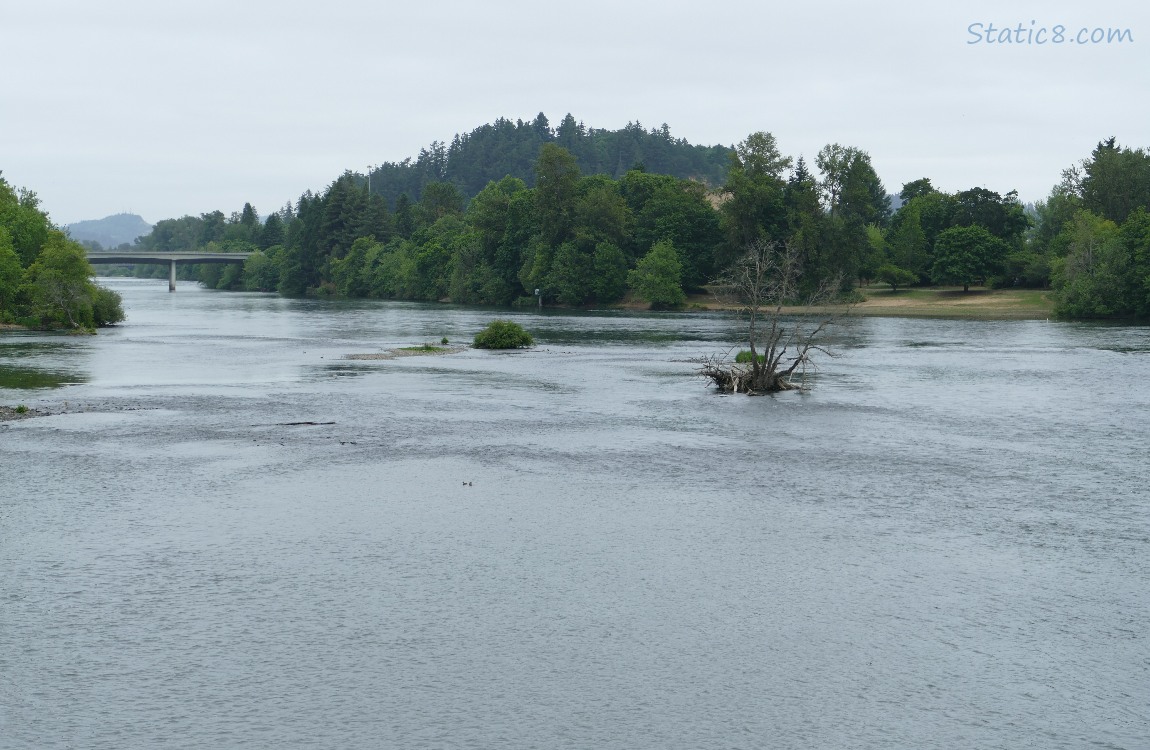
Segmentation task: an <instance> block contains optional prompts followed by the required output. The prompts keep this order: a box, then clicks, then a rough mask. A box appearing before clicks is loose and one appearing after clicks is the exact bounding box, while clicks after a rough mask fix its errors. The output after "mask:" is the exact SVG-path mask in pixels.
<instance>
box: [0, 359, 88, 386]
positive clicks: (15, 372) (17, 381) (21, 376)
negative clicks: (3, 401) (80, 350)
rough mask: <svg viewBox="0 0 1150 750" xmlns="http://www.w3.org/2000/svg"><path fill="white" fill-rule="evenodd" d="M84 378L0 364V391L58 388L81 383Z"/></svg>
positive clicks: (64, 373) (65, 373)
mask: <svg viewBox="0 0 1150 750" xmlns="http://www.w3.org/2000/svg"><path fill="white" fill-rule="evenodd" d="M83 382H84V378H83V377H82V376H79V375H75V374H72V373H67V372H56V371H53V370H38V369H35V368H30V367H9V366H7V365H3V364H0V390H2V389H5V388H8V389H12V390H35V389H38V388H59V387H60V386H63V385H75V384H77V383H83Z"/></svg>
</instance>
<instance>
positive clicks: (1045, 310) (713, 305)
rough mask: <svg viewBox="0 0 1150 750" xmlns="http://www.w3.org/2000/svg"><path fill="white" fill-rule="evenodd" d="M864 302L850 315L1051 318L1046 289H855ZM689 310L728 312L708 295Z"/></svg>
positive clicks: (1051, 306) (694, 298)
mask: <svg viewBox="0 0 1150 750" xmlns="http://www.w3.org/2000/svg"><path fill="white" fill-rule="evenodd" d="M859 291H860V292H861V293H862V294H863V296H864V297H866V301H865V302H859V303H856V304H854V305H852V306H851V313H852V314H853V315H863V316H868V317H886V318H945V319H953V320H963V319H966V320H1045V319H1048V318H1051V317H1053V316H1054V300H1053V297H1052V293H1051V292H1050V291H1049V290H1046V289H983V288H978V287H975V288H972V289H971V290H970V291H968V292H964V291H963V290H962V287H938V288H930V289H900V290H898V291H897V292H892V291H891V290H889V289H882V288H879V287H863V288H861V289H860V290H859ZM687 305H688V307H689V308H693V309H703V310H731V309H735V308H736V307H737V305H732V304H729V303H724V302H721V301H719V300H717V299H716V298H715V297H714V296H712V295H709V294H698V295H692V296H691V297H689V298H688V300H687Z"/></svg>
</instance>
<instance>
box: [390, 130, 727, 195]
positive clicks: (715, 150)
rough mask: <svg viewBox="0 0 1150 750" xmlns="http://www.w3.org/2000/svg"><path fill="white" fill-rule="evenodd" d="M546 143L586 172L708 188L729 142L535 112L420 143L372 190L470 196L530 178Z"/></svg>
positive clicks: (721, 169)
mask: <svg viewBox="0 0 1150 750" xmlns="http://www.w3.org/2000/svg"><path fill="white" fill-rule="evenodd" d="M544 143H556V144H558V145H560V146H562V147H564V148H566V149H567V150H568V151H570V152H571V153H572V154H573V155H574V156H575V159H576V161H577V163H578V165H579V169H580V171H581V172H582V173H583V174H585V175H593V174H605V175H609V176H610V177H613V178H616V179H618V178H619V177H621V176H622V175H623V174H624V173H625V172H626V171H627V170H629V169H633V168H635V167H636V166H641V167H642V168H643V169H645V170H646V171H648V172H653V173H658V174H669V175H674V176H675V177H679V178H681V179H687V178H689V179H693V180H698V181H699V182H702V183H705V184H706V185H708V186H709V187H717V186H718V185H721V184H723V181H724V179H725V178H726V174H727V168H728V167H729V166H730V156H731V152H732V149H731V147H729V146H720V145H714V146H697V145H692V144H690V143H688V142H687V141H686V140H684V139H682V138H675V137H673V136H672V135H671V131H670V129H669V128H668V127H667V126H666V125H662V126H661V127H658V128H651V129H650V130H648V129H646V128H644V127H643V126H642V125H640V124H639V123H637V122H633V123H627V126H626V127H624V128H622V129H620V130H604V129H599V128H592V127H587V126H586V125H584V124H583V123H582V122H577V121H576V120H575V118H574V117H573V116H572V115H570V114H568V115H567V116H566V117H564V118H563V120H562V121H561V122H560V123H559V126H558V127H556V128H552V127H551V124H550V123H549V122H548V120H547V117H546V116H545V115H544V114H543V113H542V112H540V113H539V115H538V116H536V117H535V119H534V120H533V121H531V122H525V121H523V120H516V121H515V122H512V121H511V120H508V119H505V118H500V119H498V120H496V121H495V122H494V123H491V124H488V125H482V126H480V127H478V128H476V129H474V130H472V131H471V132H470V133H467V134H465V135H456V136H455V138H453V139H452V141H451V143H450V144H447V143H443V142H441V141H436V142H433V143H432V144H431V145H430V146H428V147H427V148H424V149H420V152H419V156H418V157H417V158H416V159H410V158H408V159H404V160H403V161H401V162H384V163H383V164H381V165H380V166H378V167H376V168H375V169H373V170H372V172H371V192H372V193H373V194H375V195H380V196H383V197H384V198H385V199H386V200H387V201H388V203H389V204H390V205H391V206H393V207H394V206H395V201H396V199H397V198H398V197H399V196H400V194H406V195H407V197H408V198H409V199H410V200H413V201H417V200H419V199H420V197H421V196H422V194H423V188H424V187H425V186H427V185H428V184H430V183H433V182H450V183H452V184H453V185H455V187H456V188H458V189H459V192H460V193H462V194H463V195H464V196H465V197H467V198H470V197H472V196H474V195H475V194H476V193H478V192H479V191H480V190H482V189H483V188H484V186H485V185H487V183H488V181H490V180H499V179H502V178H503V177H505V176H507V175H511V176H512V177H518V178H520V179H522V180H523V181H524V182H526V183H527V185H528V186H534V184H535V161H536V159H538V157H539V149H540V148H541V147H542V146H543V144H544Z"/></svg>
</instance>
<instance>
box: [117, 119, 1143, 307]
mask: <svg viewBox="0 0 1150 750" xmlns="http://www.w3.org/2000/svg"><path fill="white" fill-rule="evenodd" d="M544 123H545V119H544V120H539V118H537V121H536V123H535V125H536V126H537V127H536V128H535V129H534V130H533V131H532V132H533V133H534V136H533V137H534V138H535V139H536V140H537V141H538V144H537V145H538V150H537V153H536V157H535V160H534V165H533V169H532V178H533V179H532V180H531V182H530V184H529V183H528V181H527V180H524V179H522V178H520V177H512V176H506V177H502V179H499V175H500V174H510V173H511V172H510V170H509V171H507V172H503V171H502V170H503V169H504V167H509V166H514V165H512V163H511V162H508V161H505V160H501V159H500V158H499V157H498V156H497V155H493V154H488V156H489V157H490V161H489V163H487V164H486V168H487V172H488V174H489V175H490V176H491V177H492V179H491V180H490V181H488V182H487V183H486V186H485V187H483V188H482V189H480V190H479V191H478V192H477V193H475V194H470V193H467V192H464V191H463V189H462V188H461V185H463V186H464V187H466V185H464V183H462V182H460V181H458V180H457V181H452V178H451V176H452V167H451V163H452V162H451V161H450V157H451V154H452V153H456V154H458V153H461V152H460V150H459V149H454V150H449V152H448V156H447V158H448V161H446V162H443V165H442V167H443V168H442V169H440V170H439V171H436V170H431V171H427V170H424V181H423V182H421V183H420V184H419V200H418V201H415V200H411V199H410V198H409V197H408V195H407V193H400V194H399V195H398V197H396V198H395V199H394V201H391V200H390V198H388V197H385V196H384V195H382V194H381V193H380V190H381V189H382V188H378V187H377V184H376V182H371V184H370V185H369V181H368V180H367V179H366V176H365V175H357V174H352V173H350V172H348V173H345V174H344V175H342V176H341V177H339V178H338V179H336V180H335V181H334V182H333V183H332V184H331V185H330V186H329V187H328V188H327V189H326V190H325V191H324V192H323V193H321V194H312V193H310V192H309V193H305V194H304V195H303V196H301V197H300V199H299V200H298V201H297V202H296V203H295V204H294V205H289V206H285V207H284V208H283V209H281V210H280V211H277V212H275V213H273V214H271V215H269V216H267V217H266V218H264V219H261V218H260V216H259V214H258V213H257V211H256V210H255V208H254V207H252V206H251V205H250V204H246V205H245V206H244V207H243V210H242V211H239V212H235V213H233V214H232V215H231V216H230V217H228V216H225V214H224V213H223V212H220V211H215V212H212V213H210V214H203V215H201V216H199V217H192V216H185V217H183V218H181V219H168V220H164V221H161V222H158V223H157V224H156V226H155V229H154V230H153V232H152V233H151V234H150V235H148V236H147V237H143V238H141V240H140V242H141V245H142V246H143V247H144V248H145V249H148V250H152V251H159V252H163V251H184V250H211V251H225V252H226V251H250V252H253V253H254V255H252V256H251V257H250V258H249V259H248V261H247V263H246V264H245V265H244V266H243V267H240V266H203V267H199V268H191V267H186V270H184V271H183V273H184V274H185V276H186V277H190V278H196V279H198V280H199V281H201V282H202V283H203V284H205V285H207V286H209V287H212V288H218V289H246V290H252V291H278V292H279V293H281V294H284V295H288V296H299V295H318V296H323V295H331V296H341V297H372V298H380V299H403V300H424V301H441V300H450V301H453V302H457V303H461V304H487V305H501V306H507V305H523V306H526V305H534V304H536V303H537V302H538V300H539V299H540V298H542V300H543V301H544V303H545V304H559V305H564V306H570V307H579V306H584V305H596V306H600V305H616V304H619V303H620V302H621V301H622V300H623V299H624V298H625V296H627V295H628V294H629V295H630V297H631V298H637V299H641V300H643V302H644V303H645V304H648V305H650V306H651V307H653V308H674V307H678V306H681V305H683V304H685V303H686V302H687V296H688V295H692V294H698V293H700V292H701V291H702V290H703V288H704V287H705V285H706V284H707V283H709V282H710V281H712V280H713V279H715V278H718V277H719V276H721V275H722V274H723V273H724V272H725V271H726V270H727V269H728V268H729V267H730V266H731V264H732V262H733V261H734V259H735V258H737V257H739V256H740V254H741V252H742V249H743V248H745V247H746V246H747V245H748V244H749V243H752V242H756V241H774V242H777V243H785V244H787V245H791V246H794V247H796V248H797V250H798V252H799V254H800V255H801V262H802V269H803V275H802V279H801V282H800V287H801V288H800V289H799V290H798V291H799V292H800V293H805V292H809V291H810V290H812V289H815V288H818V287H819V286H820V285H821V284H823V283H825V282H826V281H827V280H828V279H833V278H841V279H842V280H843V282H842V289H841V291H842V292H843V294H844V295H847V296H848V297H849V296H850V295H851V293H852V289H853V287H855V286H863V287H864V292H863V293H864V294H866V295H867V296H870V297H872V298H875V297H878V296H879V295H877V294H872V293H871V292H870V291H869V290H868V289H865V288H866V287H867V286H868V285H871V284H874V283H882V284H886V285H888V286H889V287H890V288H891V289H892V290H898V293H899V294H902V291H901V290H904V289H910V290H911V291H912V294H910V295H909V296H910V297H911V299H912V300H913V299H914V298H915V297H914V293H917V292H920V291H922V290H923V289H924V288H925V287H928V286H938V285H951V286H959V287H960V288H962V289H963V290H964V291H969V290H970V289H971V288H972V287H977V286H980V285H984V286H987V287H990V288H993V289H1006V290H1011V289H1027V290H1041V291H1043V292H1049V299H1050V300H1051V301H1052V302H1051V304H1052V305H1053V309H1052V312H1053V314H1054V315H1056V316H1061V317H1070V318H1121V319H1147V318H1150V214H1148V213H1147V206H1148V205H1150V154H1147V153H1146V152H1145V151H1144V150H1142V149H1130V148H1125V147H1122V146H1120V145H1118V144H1117V143H1116V142H1115V140H1114V139H1113V138H1111V139H1108V140H1106V141H1102V142H1100V143H1099V144H1098V145H1097V147H1096V148H1095V149H1094V151H1093V152H1092V153H1091V155H1090V157H1089V158H1088V159H1084V160H1083V161H1082V162H1081V163H1080V164H1078V165H1073V166H1071V167H1070V168H1068V169H1067V170H1066V171H1065V173H1064V175H1063V180H1062V182H1061V183H1060V184H1059V185H1057V186H1055V187H1054V189H1053V190H1052V192H1051V194H1050V197H1049V198H1048V199H1047V200H1046V201H1042V202H1039V203H1038V204H1036V205H1034V206H1023V205H1022V204H1021V203H1020V201H1019V200H1018V198H1017V195H1016V194H1015V193H1014V192H1012V191H1010V192H1006V193H1005V194H1002V193H998V192H994V191H991V190H988V189H986V188H982V187H975V188H971V189H969V190H964V191H959V192H956V193H947V192H944V191H940V190H937V189H936V188H935V187H934V186H933V185H932V183H931V181H930V179H929V178H927V177H923V178H921V179H918V180H914V181H912V182H909V183H907V184H905V185H903V186H902V189H901V190H900V191H899V193H898V196H897V200H898V208H897V210H892V202H891V198H892V196H891V195H888V193H887V191H886V189H885V188H884V187H883V185H882V183H881V181H880V180H879V178H878V175H877V174H876V173H875V171H874V169H873V167H872V165H871V161H870V156H869V155H868V154H867V153H866V152H865V151H863V150H861V149H858V148H855V147H851V146H843V145H840V144H828V145H827V146H825V147H824V148H823V149H821V150H820V151H819V153H818V154H817V155H816V156H815V159H814V164H813V168H812V167H810V166H808V164H807V162H806V160H805V159H804V158H803V157H801V156H800V157H799V158H797V159H794V158H792V157H790V156H784V155H783V154H782V153H781V152H780V150H779V148H778V145H777V143H776V141H775V139H774V137H773V136H772V135H771V134H770V133H766V132H758V133H752V134H751V135H749V136H748V137H747V139H746V140H744V141H743V142H741V143H739V144H738V145H736V146H735V147H734V148H732V149H730V150H729V151H728V154H727V158H728V164H727V168H726V171H725V176H724V178H723V181H722V183H721V184H712V183H711V182H708V181H707V180H706V179H702V180H700V179H692V178H690V177H682V176H674V175H668V174H656V173H653V172H650V171H648V170H647V168H646V167H645V166H644V165H643V164H636V165H634V166H633V168H630V169H627V170H626V171H622V172H621V173H618V170H616V174H618V176H614V175H609V174H591V175H587V174H585V173H584V172H583V170H582V168H581V162H580V160H579V158H577V156H576V154H577V153H581V152H586V151H587V149H588V146H587V142H585V141H584V140H581V139H586V138H589V137H590V136H588V135H587V133H589V132H594V131H580V130H579V129H578V128H575V129H572V128H571V127H567V128H566V129H563V128H561V130H562V131H563V132H562V134H561V133H559V132H557V131H552V130H550V129H549V128H548V127H545V126H544ZM565 123H567V125H568V126H570V122H568V121H567V120H565ZM581 132H582V134H581ZM660 137H663V138H664V140H666V141H667V144H668V148H670V146H671V145H674V144H673V143H672V142H671V141H673V139H670V136H669V134H666V133H664V134H663V135H662V136H660ZM564 143H566V144H567V146H570V148H567V147H565V146H564V145H562V144H564ZM524 153H525V152H524V151H523V150H522V149H520V150H519V151H516V154H517V156H516V158H517V159H519V160H520V161H522V158H523V154H524ZM421 158H422V156H421ZM424 161H426V159H424ZM432 161H434V160H432ZM429 163H430V162H429ZM515 164H519V162H515ZM589 164H590V165H591V168H595V166H594V165H595V163H594V162H589ZM472 167H474V168H477V167H475V165H474V164H472ZM516 168H517V169H519V170H520V172H521V171H522V170H521V167H516ZM375 174H376V172H372V175H373V176H374V175H375ZM469 174H470V175H471V176H470V177H469V178H468V180H469V181H470V182H468V183H467V184H468V185H470V184H478V183H476V182H475V180H476V179H477V178H476V176H475V175H476V174H477V173H469ZM437 175H438V176H439V177H442V178H443V179H442V180H440V181H436V179H435V178H436V176H437ZM388 189H389V190H390V188H388ZM158 272H159V271H157V273H158ZM138 273H148V271H139V272H138ZM872 288H873V287H872ZM800 296H801V295H800ZM894 296H895V295H894V294H892V296H891V302H892V304H890V305H888V306H887V307H888V308H894V307H897V308H899V309H901V310H903V313H901V314H912V315H913V314H921V311H920V310H919V309H918V307H917V303H915V304H907V303H905V302H899V303H898V304H897V305H894V304H893V298H894ZM870 307H871V308H872V309H877V308H878V307H879V305H878V304H877V300H876V301H874V302H872V303H871V305H870ZM936 307H938V308H946V307H947V305H945V304H942V302H941V301H940V302H939V304H938V305H937V306H936ZM953 307H954V308H955V310H954V311H951V312H950V313H948V314H955V315H960V316H961V317H980V316H979V315H977V314H971V313H968V312H966V311H968V310H972V309H974V308H976V307H978V306H977V305H974V304H963V305H958V304H955V305H953ZM1020 307H1023V308H1024V307H1026V305H1021V306H1020ZM1035 307H1036V309H1035V311H1034V312H1033V315H1031V316H1026V315H1024V314H1023V311H1022V310H1020V309H1009V310H1004V311H1003V312H1002V314H1003V315H1008V316H1010V317H1040V316H1041V317H1046V316H1048V315H1049V312H1050V311H1048V310H1047V309H1046V308H1045V307H1043V306H1042V305H1035ZM1038 308H1041V313H1040V312H1039V310H1038ZM864 309H865V306H864ZM940 311H942V310H941V309H940V310H936V312H934V313H930V314H936V313H937V312H940ZM960 311H962V312H961V313H960ZM876 314H878V313H876ZM884 314H887V313H884Z"/></svg>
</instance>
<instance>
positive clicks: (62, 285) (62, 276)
mask: <svg viewBox="0 0 1150 750" xmlns="http://www.w3.org/2000/svg"><path fill="white" fill-rule="evenodd" d="M92 275H93V274H92V266H91V264H89V263H88V259H87V255H86V251H85V250H84V248H83V247H82V246H81V245H80V244H79V243H77V242H74V241H72V240H71V239H69V238H68V237H67V235H66V234H65V233H64V232H62V231H60V229H58V228H57V227H56V226H55V225H54V224H53V223H52V221H51V219H49V218H48V214H46V213H44V212H43V211H42V210H40V202H39V199H38V198H37V197H36V194H35V193H33V192H32V191H30V190H27V189H20V190H16V189H15V188H13V187H12V186H11V185H9V184H8V182H7V181H6V180H5V179H4V177H3V176H2V175H0V329H4V328H10V327H22V328H38V329H67V330H71V331H76V332H94V331H95V329H96V328H97V327H101V326H108V325H112V324H114V323H118V322H120V321H121V320H123V319H124V310H123V307H122V305H121V300H120V295H118V294H116V293H115V292H112V291H110V290H108V289H105V288H103V287H100V286H97V285H96V284H94V283H92Z"/></svg>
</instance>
